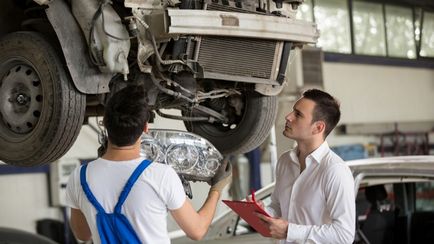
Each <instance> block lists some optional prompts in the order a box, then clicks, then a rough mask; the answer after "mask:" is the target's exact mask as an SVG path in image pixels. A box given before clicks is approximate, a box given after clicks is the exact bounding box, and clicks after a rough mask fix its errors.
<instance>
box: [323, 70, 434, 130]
mask: <svg viewBox="0 0 434 244" xmlns="http://www.w3.org/2000/svg"><path fill="white" fill-rule="evenodd" d="M323 67H324V73H323V75H324V87H325V89H326V90H327V91H329V92H331V93H332V94H333V95H335V96H336V97H337V98H338V99H340V101H341V103H342V105H341V106H342V119H341V124H346V123H382V122H423V121H434V109H433V104H434V70H432V69H422V68H406V67H392V66H379V65H377V66H374V65H358V64H343V63H324V66H323Z"/></svg>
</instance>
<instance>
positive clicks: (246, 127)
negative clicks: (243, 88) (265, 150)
mask: <svg viewBox="0 0 434 244" xmlns="http://www.w3.org/2000/svg"><path fill="white" fill-rule="evenodd" d="M243 100H244V106H243V110H242V116H241V118H240V120H239V121H238V123H237V124H236V127H235V128H230V126H224V125H222V124H221V123H206V122H188V121H187V122H185V125H186V128H187V130H188V131H190V132H193V133H195V134H198V135H200V136H202V137H204V138H206V139H207V140H209V141H210V142H211V143H212V144H213V145H214V146H215V147H216V148H217V149H218V150H219V151H220V152H221V153H222V154H240V153H246V152H249V151H251V150H253V149H255V148H257V147H258V146H260V145H261V144H262V143H263V142H264V140H265V139H266V138H267V136H268V135H269V133H270V129H271V127H272V126H273V125H274V122H275V120H276V116H277V106H278V105H277V104H278V103H277V96H264V95H261V94H259V93H257V92H252V91H247V92H245V94H244V99H243Z"/></svg>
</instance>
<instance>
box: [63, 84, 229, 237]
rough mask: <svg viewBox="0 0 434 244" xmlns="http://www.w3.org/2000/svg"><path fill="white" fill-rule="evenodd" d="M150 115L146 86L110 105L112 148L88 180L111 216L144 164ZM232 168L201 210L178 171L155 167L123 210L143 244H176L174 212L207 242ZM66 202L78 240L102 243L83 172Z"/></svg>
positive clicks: (220, 176)
mask: <svg viewBox="0 0 434 244" xmlns="http://www.w3.org/2000/svg"><path fill="white" fill-rule="evenodd" d="M148 116H149V111H148V108H147V103H146V101H145V90H144V87H143V86H127V87H126V88H124V89H122V90H120V91H119V92H117V93H115V94H114V95H113V97H112V98H110V100H109V102H108V104H107V105H106V109H105V114H104V125H105V127H106V129H107V133H108V145H107V150H106V151H105V153H104V155H103V156H102V157H101V158H98V159H97V160H95V161H93V162H90V163H89V164H88V166H87V171H86V172H87V173H86V176H85V177H86V181H87V183H88V185H89V188H90V190H91V191H92V193H93V195H94V196H95V198H96V200H97V201H98V202H99V204H100V205H101V206H102V208H103V209H104V210H105V212H107V213H111V212H113V209H114V208H115V205H116V203H117V202H118V198H119V195H120V193H121V191H122V189H123V187H124V185H125V183H126V182H127V180H128V178H129V177H130V175H131V174H132V172H133V171H134V170H135V169H136V168H137V166H138V165H139V164H140V163H141V162H142V161H143V160H144V158H142V157H141V156H140V136H141V135H142V132H143V131H144V132H147V130H148V125H147V120H148ZM226 165H227V162H226V161H225V162H224V163H223V164H222V166H221V167H220V168H219V170H218V171H217V173H216V175H215V176H214V178H213V179H212V180H211V182H210V184H211V188H210V190H209V193H208V198H207V199H206V201H205V203H204V204H203V206H202V208H201V209H200V210H199V211H197V212H196V210H194V209H193V206H192V204H191V202H190V201H189V200H188V199H186V196H185V193H184V189H183V186H182V183H181V180H180V179H179V177H178V176H177V174H176V172H175V170H174V169H173V168H171V167H170V166H169V165H165V164H159V163H151V164H150V165H149V166H148V167H147V168H146V169H145V170H144V171H143V173H142V174H140V176H139V178H138V179H137V181H136V182H135V183H134V185H133V187H132V188H131V192H130V193H129V194H128V197H127V198H126V200H125V202H124V204H123V205H122V209H121V213H122V214H123V215H124V216H126V218H127V219H128V221H129V222H130V223H131V225H132V227H133V229H134V231H135V233H136V234H137V237H138V239H139V240H140V243H170V239H169V236H168V233H167V223H166V217H167V213H168V212H170V213H171V214H172V216H173V218H174V219H175V221H176V222H177V223H178V225H179V226H180V227H181V229H182V230H183V231H184V232H185V233H186V234H187V236H189V237H190V238H191V239H194V240H200V239H202V238H203V237H204V236H205V234H206V232H207V231H208V228H209V225H210V223H211V220H212V218H213V216H214V213H215V209H216V206H217V202H218V200H219V198H220V195H221V190H222V189H223V187H224V186H225V185H227V184H228V183H229V181H230V179H231V176H232V174H231V168H230V166H228V167H226ZM82 167H83V166H82ZM66 202H67V204H68V205H69V207H71V219H70V222H71V228H72V230H73V232H74V234H75V236H76V238H77V239H80V240H83V241H87V240H90V239H92V240H93V243H101V240H100V238H99V237H100V236H99V233H98V228H97V223H96V214H97V210H96V208H95V207H94V205H92V204H91V202H89V200H88V198H87V197H86V195H85V193H84V191H83V189H82V187H81V185H80V169H79V168H78V169H76V170H75V171H74V172H73V173H72V174H71V176H70V179H69V182H68V184H67V193H66Z"/></svg>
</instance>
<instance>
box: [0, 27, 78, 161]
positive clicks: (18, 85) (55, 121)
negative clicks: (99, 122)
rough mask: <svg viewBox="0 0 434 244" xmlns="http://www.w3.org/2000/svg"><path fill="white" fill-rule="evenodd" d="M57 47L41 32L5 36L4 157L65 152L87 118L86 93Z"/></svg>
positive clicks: (0, 112)
mask: <svg viewBox="0 0 434 244" xmlns="http://www.w3.org/2000/svg"><path fill="white" fill-rule="evenodd" d="M65 67H66V66H65V64H64V62H62V59H60V58H59V56H58V53H57V52H56V49H55V48H54V47H53V46H52V45H51V44H50V42H49V41H48V40H47V39H45V38H44V37H43V36H42V35H40V34H38V33H36V32H15V33H11V34H8V35H7V36H5V37H3V38H2V39H1V40H0V160H2V161H4V162H6V163H8V164H12V165H17V166H35V165H40V164H43V163H50V162H53V161H55V160H56V159H58V158H60V157H61V156H62V155H64V154H65V153H66V152H67V151H68V150H69V149H70V147H71V146H72V145H73V143H74V141H75V139H76V138H77V136H78V134H79V132H80V128H81V125H82V123H83V120H84V114H85V108H86V96H85V95H84V94H82V93H80V92H78V91H77V89H76V88H75V87H74V85H73V84H72V82H71V78H70V76H69V73H67V72H66V71H65Z"/></svg>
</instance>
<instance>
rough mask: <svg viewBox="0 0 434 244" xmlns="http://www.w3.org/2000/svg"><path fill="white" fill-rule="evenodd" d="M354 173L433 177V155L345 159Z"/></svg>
mask: <svg viewBox="0 0 434 244" xmlns="http://www.w3.org/2000/svg"><path fill="white" fill-rule="evenodd" d="M346 163H347V164H348V166H349V167H350V168H351V171H352V172H353V174H354V175H356V174H359V173H365V174H389V175H414V176H422V175H425V176H432V177H434V156H430V155H423V156H399V157H383V158H368V159H359V160H351V161H346Z"/></svg>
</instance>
